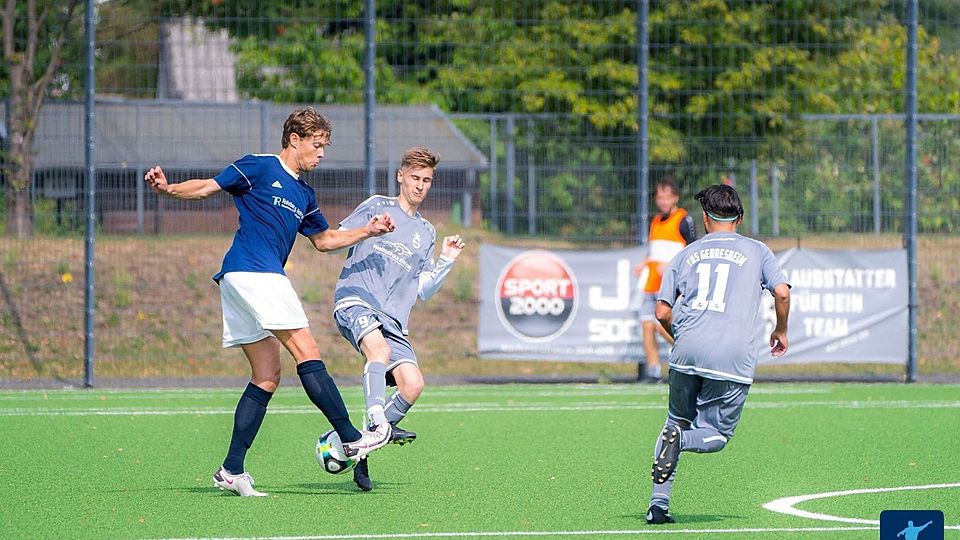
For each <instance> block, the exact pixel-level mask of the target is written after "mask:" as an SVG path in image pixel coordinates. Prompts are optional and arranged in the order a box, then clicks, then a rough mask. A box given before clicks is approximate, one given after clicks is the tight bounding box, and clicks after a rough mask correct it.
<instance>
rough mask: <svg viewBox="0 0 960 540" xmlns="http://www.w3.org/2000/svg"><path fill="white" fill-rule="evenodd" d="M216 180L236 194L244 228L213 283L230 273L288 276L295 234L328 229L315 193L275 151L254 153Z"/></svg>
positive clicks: (234, 196) (306, 234)
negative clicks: (285, 267)
mask: <svg viewBox="0 0 960 540" xmlns="http://www.w3.org/2000/svg"><path fill="white" fill-rule="evenodd" d="M214 180H215V181H216V182H217V184H219V185H220V187H221V188H222V189H223V190H224V191H226V192H227V193H230V194H231V195H233V202H234V204H235V205H236V206H237V211H238V212H239V213H240V228H239V229H238V230H237V233H236V234H235V235H234V237H233V244H232V245H231V246H230V249H229V250H228V251H227V254H226V255H224V257H223V266H221V267H220V271H219V272H217V273H216V275H214V276H213V279H214V281H217V282H219V281H220V278H221V277H222V276H223V275H224V274H226V273H227V272H268V273H273V274H284V272H283V266H284V265H285V264H286V263H287V257H289V256H290V251H291V250H292V249H293V243H294V241H295V240H296V239H297V233H298V232H299V233H300V234H303V235H304V236H310V235H311V234H316V233H318V232H323V231H325V230H327V229H328V228H329V225H328V224H327V220H326V218H324V217H323V214H322V213H320V209H319V208H318V207H317V194H316V193H314V191H313V188H312V187H310V186H308V185H307V184H306V183H305V182H303V181H302V180H300V179H299V177H298V176H297V174H296V173H294V172H293V171H292V170H290V168H289V167H287V166H286V164H284V163H283V161H282V160H281V159H280V156H277V155H274V154H250V155H247V156H244V157H242V158H240V159H239V160H237V161H235V162H234V163H233V164H232V165H230V166H229V167H227V168H226V169H224V171H223V172H222V173H220V174H219V175H217V176H216V178H214Z"/></svg>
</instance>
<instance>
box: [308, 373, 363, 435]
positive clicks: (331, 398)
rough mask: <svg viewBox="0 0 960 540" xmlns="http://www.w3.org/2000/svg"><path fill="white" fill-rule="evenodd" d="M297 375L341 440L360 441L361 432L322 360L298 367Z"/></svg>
mask: <svg viewBox="0 0 960 540" xmlns="http://www.w3.org/2000/svg"><path fill="white" fill-rule="evenodd" d="M297 375H299V376H300V383H301V384H303V389H304V390H305V391H306V392H307V397H309V398H310V401H312V402H313V404H314V405H316V406H317V408H318V409H320V412H322V413H323V415H324V416H326V417H327V420H329V421H330V424H331V425H332V426H333V429H335V430H337V434H339V435H340V440H341V441H343V442H353V441H356V440H358V439H360V432H359V431H357V428H355V427H353V424H351V423H350V414H349V413H348V412H347V406H346V405H344V403H343V397H342V396H341V395H340V390H339V389H338V388H337V383H335V382H334V381H333V378H332V377H330V374H329V373H327V366H326V365H324V363H323V361H322V360H307V361H306V362H303V363H302V364H299V365H297Z"/></svg>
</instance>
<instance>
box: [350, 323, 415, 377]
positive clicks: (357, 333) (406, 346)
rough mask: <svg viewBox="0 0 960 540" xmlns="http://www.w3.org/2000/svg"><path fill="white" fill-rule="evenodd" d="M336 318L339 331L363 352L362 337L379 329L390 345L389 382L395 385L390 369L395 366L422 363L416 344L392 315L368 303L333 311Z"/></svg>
mask: <svg viewBox="0 0 960 540" xmlns="http://www.w3.org/2000/svg"><path fill="white" fill-rule="evenodd" d="M333 318H334V320H336V321H337V329H338V330H340V335H341V336H343V337H344V338H345V339H346V340H347V341H349V342H350V344H351V345H353V348H354V349H356V350H357V352H360V340H362V339H363V338H364V337H365V336H366V335H367V334H369V333H370V332H372V331H374V330H376V329H378V328H379V329H380V333H381V334H382V335H383V339H385V340H386V341H387V345H389V346H390V362H389V363H388V364H387V384H388V385H390V386H396V381H395V380H394V378H393V375H392V373H391V372H392V371H393V368H395V367H397V366H399V365H400V364H404V363H407V364H413V365H415V366H417V367H419V364H418V363H417V354H416V353H415V352H413V347H411V346H410V342H409V341H408V340H407V337H406V336H404V335H403V330H401V329H400V323H399V322H397V320H396V319H394V318H393V317H390V316H389V315H386V314H384V313H381V312H379V311H377V310H375V309H370V308H368V307H366V306H348V307H345V308H340V309H338V310H336V311H334V312H333Z"/></svg>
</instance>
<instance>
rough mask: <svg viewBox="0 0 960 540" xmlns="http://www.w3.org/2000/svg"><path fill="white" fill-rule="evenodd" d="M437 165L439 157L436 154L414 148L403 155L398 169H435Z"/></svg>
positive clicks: (421, 148) (419, 147)
mask: <svg viewBox="0 0 960 540" xmlns="http://www.w3.org/2000/svg"><path fill="white" fill-rule="evenodd" d="M438 163H440V156H439V155H438V154H437V153H436V152H434V151H432V150H429V149H427V148H423V147H421V146H415V147H413V148H411V149H409V150H407V151H406V152H404V153H403V159H402V160H401V161H400V168H401V169H409V168H414V167H415V168H418V169H419V168H429V169H436V168H437V164H438Z"/></svg>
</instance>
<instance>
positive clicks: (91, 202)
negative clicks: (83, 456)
mask: <svg viewBox="0 0 960 540" xmlns="http://www.w3.org/2000/svg"><path fill="white" fill-rule="evenodd" d="M95 3H96V2H95V1H94V0H87V11H86V24H85V25H84V26H85V28H86V34H85V37H86V42H87V43H86V45H87V61H86V79H87V80H86V101H85V103H84V107H83V108H84V123H83V131H84V139H85V140H86V151H85V158H84V161H85V162H86V169H87V193H86V199H87V230H86V234H85V241H84V253H83V258H84V267H85V268H86V271H85V272H84V280H83V281H84V287H83V291H84V294H83V305H84V310H83V338H84V339H83V344H84V347H83V386H84V387H86V388H91V387H93V360H94V338H95V322H96V289H95V286H94V284H95V281H94V260H95V258H96V257H95V256H94V255H95V253H96V251H95V241H96V231H97V195H96V193H97V162H96V141H97V123H96V117H97V115H96V102H95V101H94V98H95V95H96V94H95V83H96V74H95V72H94V69H95V67H96V55H95V50H96V45H97V30H96V28H97V27H96V24H97V23H96V12H95V9H96V8H95V6H94V4H95Z"/></svg>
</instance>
